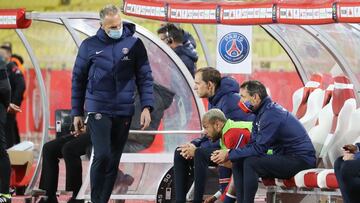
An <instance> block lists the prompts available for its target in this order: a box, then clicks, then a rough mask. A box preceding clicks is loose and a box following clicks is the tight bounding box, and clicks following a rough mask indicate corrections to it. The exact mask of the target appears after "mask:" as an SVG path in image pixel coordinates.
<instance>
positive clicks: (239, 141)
mask: <svg viewBox="0 0 360 203" xmlns="http://www.w3.org/2000/svg"><path fill="white" fill-rule="evenodd" d="M202 124H203V127H204V131H205V134H206V136H207V137H208V138H209V139H210V140H211V141H213V142H216V141H218V140H219V144H220V148H221V149H222V150H227V149H236V148H239V147H244V146H245V144H247V143H248V142H249V140H250V132H251V128H252V122H249V121H232V120H230V119H226V117H225V115H224V113H223V112H222V111H221V110H219V109H211V110H209V111H208V112H206V113H205V114H204V116H203V118H202ZM198 151H200V150H199V148H198V149H197V150H196V151H195V157H194V158H195V159H200V161H202V162H203V164H205V165H206V164H207V165H206V166H208V165H209V163H210V160H209V158H208V157H202V156H199V153H198ZM200 155H203V154H202V153H201V154H200ZM222 166H225V167H227V168H231V162H230V161H228V162H226V163H224V164H222ZM201 169H202V168H200V170H201ZM195 170H197V169H196V168H195ZM206 171H207V170H205V172H203V173H204V174H205V176H202V177H203V179H202V180H201V181H204V182H206ZM224 193H225V191H224ZM215 200H216V199H213V200H210V199H208V200H206V201H205V202H215Z"/></svg>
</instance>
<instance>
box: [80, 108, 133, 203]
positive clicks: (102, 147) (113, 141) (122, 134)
mask: <svg viewBox="0 0 360 203" xmlns="http://www.w3.org/2000/svg"><path fill="white" fill-rule="evenodd" d="M130 123H131V117H121V116H115V117H113V116H108V115H105V114H99V113H97V114H89V115H88V122H87V126H88V130H89V133H90V137H91V142H92V144H93V147H94V158H93V162H92V165H91V169H90V185H91V202H93V203H107V202H108V200H109V198H110V195H111V192H112V190H113V187H114V184H115V180H116V176H117V173H118V167H119V162H120V158H121V154H122V151H123V149H124V146H125V143H126V140H127V138H128V134H129V128H130Z"/></svg>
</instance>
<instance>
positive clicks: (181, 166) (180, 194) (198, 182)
mask: <svg viewBox="0 0 360 203" xmlns="http://www.w3.org/2000/svg"><path fill="white" fill-rule="evenodd" d="M215 150H217V148H197V149H196V150H195V156H194V160H192V159H191V160H188V159H185V158H184V157H183V156H181V155H180V152H179V151H177V150H175V154H174V174H175V175H174V176H175V199H176V202H177V203H185V202H186V193H187V190H188V188H187V186H188V185H189V181H190V178H191V177H190V176H189V174H190V172H191V170H194V173H193V174H194V201H193V202H194V203H198V202H199V203H200V202H202V200H203V195H204V190H205V185H206V180H207V171H208V167H209V165H216V164H215V163H213V162H212V161H210V156H211V153H212V152H213V151H215Z"/></svg>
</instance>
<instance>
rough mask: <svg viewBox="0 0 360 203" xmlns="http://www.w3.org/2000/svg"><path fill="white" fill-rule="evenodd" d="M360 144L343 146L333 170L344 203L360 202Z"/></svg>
mask: <svg viewBox="0 0 360 203" xmlns="http://www.w3.org/2000/svg"><path fill="white" fill-rule="evenodd" d="M359 147H360V143H357V144H356V145H345V146H344V147H343V150H344V152H343V154H344V155H343V156H341V157H339V158H338V159H337V160H336V161H335V165H334V170H335V175H336V180H337V181H338V184H339V187H340V191H341V195H342V197H343V200H344V203H353V202H360V176H359V174H360V152H359Z"/></svg>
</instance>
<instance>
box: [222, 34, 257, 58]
mask: <svg viewBox="0 0 360 203" xmlns="http://www.w3.org/2000/svg"><path fill="white" fill-rule="evenodd" d="M218 51H219V53H220V56H221V58H223V59H224V60H225V61H226V62H228V63H231V64H237V63H240V62H242V61H243V60H245V59H246V57H247V56H248V55H249V51H250V44H249V41H248V40H247V39H246V37H245V36H244V35H242V34H241V33H238V32H230V33H228V34H226V35H225V36H224V37H223V38H222V39H221V40H220V42H219V50H218Z"/></svg>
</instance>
